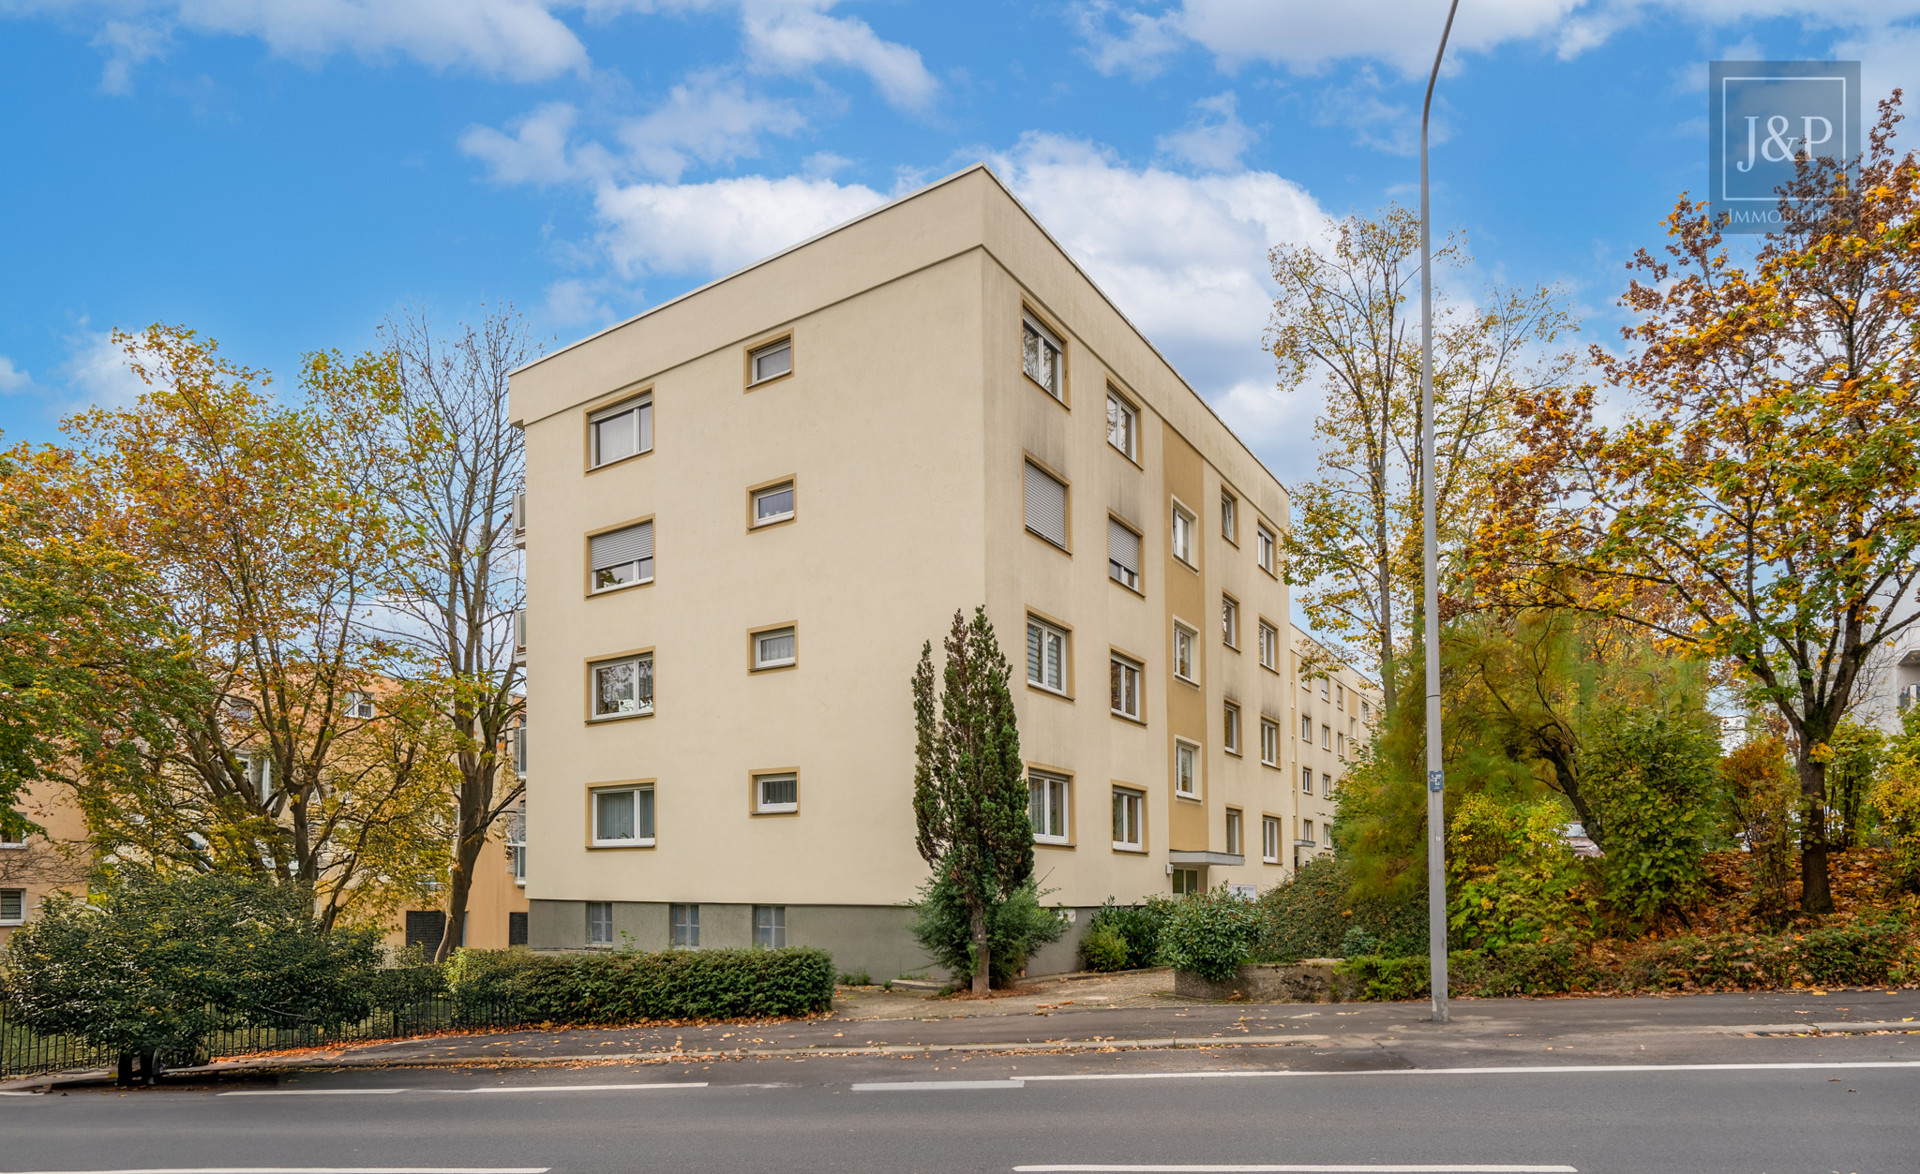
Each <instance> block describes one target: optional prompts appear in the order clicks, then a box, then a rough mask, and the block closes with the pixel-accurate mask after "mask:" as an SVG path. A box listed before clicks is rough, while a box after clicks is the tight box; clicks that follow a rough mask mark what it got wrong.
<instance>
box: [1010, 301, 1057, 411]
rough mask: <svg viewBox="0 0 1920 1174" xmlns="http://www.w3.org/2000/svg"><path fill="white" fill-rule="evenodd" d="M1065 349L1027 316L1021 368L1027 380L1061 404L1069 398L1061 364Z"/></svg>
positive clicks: (1022, 334) (1031, 317) (1021, 353)
mask: <svg viewBox="0 0 1920 1174" xmlns="http://www.w3.org/2000/svg"><path fill="white" fill-rule="evenodd" d="M1065 349H1066V348H1065V347H1063V346H1061V345H1060V340H1059V339H1058V338H1056V337H1054V333H1053V331H1051V330H1048V329H1047V328H1046V327H1044V326H1042V325H1040V323H1038V322H1036V321H1034V320H1033V315H1031V314H1028V315H1026V316H1025V318H1024V320H1023V322H1022V323H1021V331H1020V366H1021V367H1022V369H1024V370H1025V371H1026V373H1027V378H1029V379H1031V380H1033V381H1034V382H1035V383H1038V384H1039V385H1040V386H1041V387H1044V388H1046V389H1047V394H1048V395H1051V396H1052V397H1053V398H1054V399H1057V400H1060V401H1061V402H1062V403H1064V402H1066V398H1067V396H1066V387H1065V380H1064V379H1063V378H1062V375H1063V374H1064V373H1063V372H1062V370H1061V362H1060V356H1061V352H1063V351H1064V350H1065Z"/></svg>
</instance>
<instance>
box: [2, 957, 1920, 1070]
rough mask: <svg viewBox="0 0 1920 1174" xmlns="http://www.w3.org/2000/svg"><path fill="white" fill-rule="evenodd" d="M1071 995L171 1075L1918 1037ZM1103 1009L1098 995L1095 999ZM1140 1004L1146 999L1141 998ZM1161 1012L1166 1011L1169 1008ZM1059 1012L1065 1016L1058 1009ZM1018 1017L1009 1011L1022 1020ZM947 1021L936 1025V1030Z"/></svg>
mask: <svg viewBox="0 0 1920 1174" xmlns="http://www.w3.org/2000/svg"><path fill="white" fill-rule="evenodd" d="M1072 986H1073V984H1070V983H1061V984H1056V985H1054V986H1053V987H1051V988H1050V990H1049V991H1048V992H1047V993H1049V994H1051V995H1052V999H1051V1000H1048V999H1045V998H1042V997H1040V996H1038V995H1030V994H1016V995H1013V996H1009V997H1006V998H1001V999H993V1000H950V999H928V998H924V997H922V998H915V997H912V996H908V995H902V996H900V1000H901V1002H902V1003H904V1004H907V1005H908V1008H907V1009H918V1010H920V1011H921V1015H920V1016H918V1017H914V1018H907V1017H904V1016H903V1017H899V1018H865V1017H858V1016H862V1015H864V1014H866V1013H869V1012H871V1011H874V1010H877V1009H879V1007H880V1006H882V1005H883V1004H882V1001H881V1000H878V999H868V998H864V997H863V994H864V992H858V991H855V992H852V997H850V998H848V999H846V1000H844V1001H845V1002H846V1003H847V1007H846V1008H845V1010H846V1012H847V1013H850V1014H851V1015H853V1016H856V1017H852V1018H849V1017H847V1015H846V1014H842V1013H841V1012H840V1011H838V1010H837V1011H836V1013H835V1014H834V1015H832V1016H828V1017H822V1018H818V1019H806V1020H781V1021H773V1022H767V1023H737V1022H736V1023H709V1024H690V1025H668V1026H636V1027H623V1028H553V1029H547V1030H526V1031H501V1032H487V1033H478V1034H471V1035H445V1036H430V1037H423V1038H416V1039H407V1040H388V1041H381V1042H375V1043H366V1044H357V1045H351V1046H347V1047H343V1048H339V1049H332V1050H326V1051H303V1052H281V1053H270V1054H265V1055H259V1056H249V1057H242V1058H238V1059H234V1060H229V1061H222V1062H219V1063H216V1064H213V1065H209V1066H208V1067H205V1068H198V1069H191V1070H182V1071H183V1073H184V1072H191V1073H195V1074H200V1075H217V1074H221V1073H243V1072H263V1071H276V1070H289V1069H341V1068H377V1067H440V1066H502V1067H505V1066H542V1065H555V1066H578V1065H582V1064H620V1063H624V1064H644V1063H658V1062H685V1061H689V1060H732V1059H779V1058H791V1057H798V1056H849V1055H887V1054H916V1053H918V1054H927V1053H940V1052H963V1053H964V1052H1000V1053H1017V1052H1083V1053H1090V1054H1093V1053H1101V1052H1114V1051H1136V1050H1142V1049H1235V1050H1236V1051H1238V1050H1239V1049H1262V1048H1273V1049H1284V1048H1288V1047H1304V1048H1307V1049H1310V1050H1311V1051H1312V1053H1313V1054H1314V1055H1316V1056H1324V1055H1328V1054H1342V1053H1349V1052H1352V1051H1353V1050H1355V1049H1358V1050H1359V1051H1360V1052H1363V1053H1364V1052H1377V1051H1378V1050H1379V1049H1381V1048H1383V1047H1394V1048H1407V1047H1415V1048H1420V1049H1427V1050H1430V1049H1439V1050H1441V1051H1444V1052H1445V1053H1446V1054H1447V1055H1449V1056H1452V1057H1454V1058H1456V1059H1458V1060H1463V1061H1464V1060H1473V1061H1475V1062H1488V1061H1497V1060H1498V1059H1499V1058H1500V1057H1504V1056H1514V1055H1532V1054H1535V1053H1537V1052H1540V1051H1542V1050H1544V1051H1554V1050H1560V1051H1563V1052H1574V1051H1577V1052H1578V1053H1579V1054H1580V1055H1582V1056H1597V1057H1607V1056H1628V1055H1631V1056H1633V1057H1635V1058H1650V1056H1651V1054H1655V1053H1657V1054H1661V1055H1666V1056H1679V1057H1686V1056H1688V1055H1691V1054H1693V1053H1694V1052H1696V1051H1697V1050H1698V1049H1699V1047H1700V1046H1701V1045H1703V1044H1705V1043H1706V1042H1707V1037H1718V1038H1719V1039H1721V1040H1730V1039H1738V1038H1746V1037H1752V1038H1756V1039H1765V1038H1778V1037H1786V1036H1807V1035H1823V1034H1824V1035H1834V1034H1842V1035H1848V1036H1858V1035H1864V1034H1870V1033H1879V1032H1888V1033H1898V1034H1899V1035H1900V1036H1901V1037H1903V1038H1904V1037H1907V1036H1908V1034H1909V1033H1920V991H1914V990H1897V991H1832V992H1813V991H1784V992H1782V991H1770V992H1759V993H1753V994H1705V995H1683V996H1672V997H1665V998H1661V997H1645V998H1610V999H1609V998H1601V999H1457V1000H1455V1001H1454V1002H1453V1004H1452V1021H1451V1022H1450V1023H1447V1024H1444V1025H1442V1024H1435V1023H1432V1022H1430V1021H1429V1020H1428V1007H1427V1005H1426V1004H1425V1003H1332V1004H1330V1003H1306V1004H1223V1003H1210V1004H1201V1003H1192V1002H1188V1001H1184V1000H1182V1001H1180V1002H1178V1003H1174V1002H1171V1001H1169V1002H1168V1003H1166V1004H1165V1005H1147V1006H1139V1005H1135V1006H1117V1007H1112V1008H1107V1009H1098V1008H1088V1009H1082V1007H1083V1004H1082V1003H1081V1002H1080V1000H1079V998H1077V997H1076V995H1075V992H1074V991H1072V989H1071V988H1072ZM1110 997H1111V996H1110ZM1124 997H1126V998H1133V997H1139V998H1142V999H1147V1000H1151V999H1152V998H1153V997H1155V996H1154V995H1153V992H1151V991H1149V992H1146V993H1145V994H1142V995H1139V996H1124ZM1169 998H1170V997H1169ZM1069 1000H1072V1005H1071V1006H1069V1005H1066V1004H1067V1003H1068V1001H1069ZM1023 1007H1024V1008H1025V1009H1022V1008H1023ZM943 1014H944V1015H945V1016H946V1017H939V1016H941V1015H943ZM108 1075H110V1074H107V1073H89V1074H81V1073H66V1074H61V1075H59V1076H54V1077H36V1078H31V1079H27V1080H20V1081H14V1082H12V1083H10V1084H7V1085H0V1091H13V1090H22V1089H30V1088H40V1087H47V1086H49V1085H51V1084H65V1083H77V1082H81V1081H90V1080H99V1079H102V1078H104V1077H106V1076H108Z"/></svg>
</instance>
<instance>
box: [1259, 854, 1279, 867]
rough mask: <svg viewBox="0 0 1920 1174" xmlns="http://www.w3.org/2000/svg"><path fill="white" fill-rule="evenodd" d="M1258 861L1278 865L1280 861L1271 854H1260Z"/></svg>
mask: <svg viewBox="0 0 1920 1174" xmlns="http://www.w3.org/2000/svg"><path fill="white" fill-rule="evenodd" d="M1260 863H1262V864H1272V865H1278V864H1279V863H1280V861H1279V860H1278V859H1276V858H1274V857H1272V856H1262V857H1261V858H1260Z"/></svg>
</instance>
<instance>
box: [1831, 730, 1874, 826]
mask: <svg viewBox="0 0 1920 1174" xmlns="http://www.w3.org/2000/svg"><path fill="white" fill-rule="evenodd" d="M1886 756H1887V736H1886V735H1885V734H1884V733H1882V732H1881V731H1880V729H1879V728H1878V727H1877V726H1871V725H1866V724H1864V723H1862V722H1860V721H1858V720H1856V719H1854V718H1852V717H1844V718H1841V719H1840V724H1839V725H1837V726H1835V727H1834V730H1833V737H1832V738H1831V739H1830V740H1829V741H1828V742H1827V813H1828V818H1829V819H1830V820H1831V825H1830V827H1829V829H1828V839H1829V840H1830V841H1831V842H1832V844H1833V846H1834V847H1836V848H1851V847H1853V846H1854V845H1855V844H1857V843H1859V842H1860V833H1861V820H1862V817H1863V816H1865V815H1867V814H1868V813H1869V812H1870V810H1871V809H1870V808H1869V807H1867V805H1866V798H1867V792H1868V791H1869V790H1871V789H1872V787H1873V779H1874V776H1875V775H1877V774H1879V773H1880V767H1881V764H1882V763H1883V762H1885V760H1886Z"/></svg>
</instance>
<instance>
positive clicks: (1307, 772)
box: [1300, 766, 1313, 795]
mask: <svg viewBox="0 0 1920 1174" xmlns="http://www.w3.org/2000/svg"><path fill="white" fill-rule="evenodd" d="M1300 793H1301V794H1303V795H1311V794H1313V768H1312V767H1310V766H1303V767H1301V768H1300Z"/></svg>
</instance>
